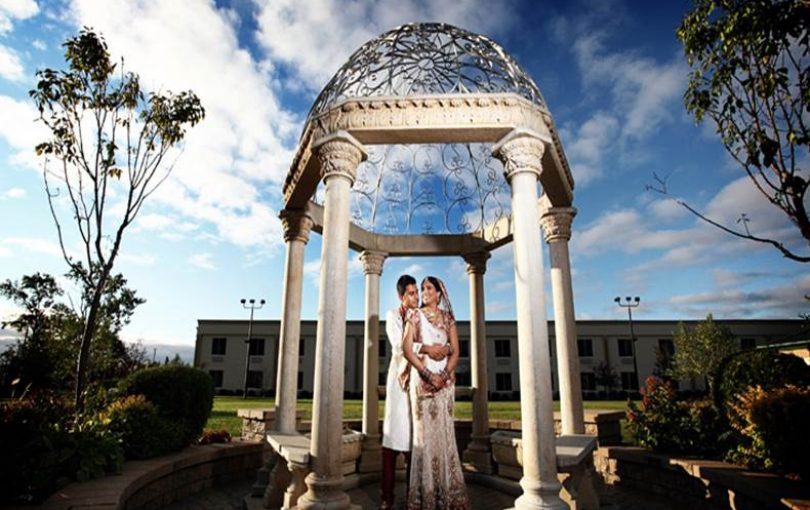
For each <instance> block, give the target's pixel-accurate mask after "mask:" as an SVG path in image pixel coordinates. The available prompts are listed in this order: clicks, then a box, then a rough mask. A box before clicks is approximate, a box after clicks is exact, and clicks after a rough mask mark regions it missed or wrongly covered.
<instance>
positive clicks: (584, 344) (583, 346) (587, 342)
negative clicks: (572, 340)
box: [577, 338, 593, 358]
mask: <svg viewBox="0 0 810 510" xmlns="http://www.w3.org/2000/svg"><path fill="white" fill-rule="evenodd" d="M577 353H578V354H579V357H580V358H593V340H591V339H590V338H578V339H577Z"/></svg>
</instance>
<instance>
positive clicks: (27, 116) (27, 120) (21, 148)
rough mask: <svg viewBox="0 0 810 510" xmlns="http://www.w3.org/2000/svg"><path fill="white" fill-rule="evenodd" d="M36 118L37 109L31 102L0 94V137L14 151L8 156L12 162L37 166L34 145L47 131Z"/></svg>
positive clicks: (43, 137) (41, 139)
mask: <svg viewBox="0 0 810 510" xmlns="http://www.w3.org/2000/svg"><path fill="white" fill-rule="evenodd" d="M36 119H37V111H36V109H35V108H34V106H33V105H32V104H31V103H29V102H28V101H17V100H15V99H13V98H11V97H8V96H2V95H0V138H4V139H5V140H6V142H7V143H8V144H9V145H10V146H11V148H12V150H13V151H15V152H14V154H13V156H12V157H11V158H10V159H11V162H12V163H15V164H19V165H23V166H27V167H29V168H33V169H38V168H39V160H38V158H37V157H36V155H35V153H34V147H35V146H36V145H37V143H39V142H42V141H43V140H44V139H45V137H46V134H47V133H46V132H45V129H44V128H43V126H42V124H40V123H38V122H35V120H36Z"/></svg>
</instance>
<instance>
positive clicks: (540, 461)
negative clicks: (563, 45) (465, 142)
mask: <svg viewBox="0 0 810 510" xmlns="http://www.w3.org/2000/svg"><path fill="white" fill-rule="evenodd" d="M544 150H545V144H544V142H543V140H541V139H540V138H539V137H538V136H537V135H536V134H534V133H532V132H530V131H526V130H514V131H512V132H511V133H509V134H508V135H506V137H504V138H503V139H502V140H501V141H499V142H498V143H497V144H495V146H494V147H493V148H492V153H493V154H494V155H495V156H496V157H498V158H499V159H500V160H501V161H503V163H504V170H505V173H506V179H507V181H509V184H510V187H511V189H512V224H513V242H514V260H515V291H516V295H517V296H516V297H517V330H518V331H517V333H518V359H519V367H520V414H521V420H522V422H523V432H522V436H523V478H521V479H520V485H521V488H522V489H523V494H522V495H521V496H520V497H519V498H518V499H516V500H515V508H516V509H519V510H524V509H525V510H528V509H540V508H568V505H566V504H565V503H564V502H563V500H562V499H560V488H561V485H560V482H559V481H558V480H557V457H556V453H555V438H554V410H553V407H552V405H553V402H552V394H551V363H550V357H549V340H548V324H547V322H546V303H545V292H544V288H543V250H542V249H541V245H540V231H539V230H540V229H539V228H538V225H539V220H540V218H539V217H538V212H537V182H538V179H539V177H540V172H541V171H542V165H541V159H542V157H543V151H544Z"/></svg>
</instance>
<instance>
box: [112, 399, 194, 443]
mask: <svg viewBox="0 0 810 510" xmlns="http://www.w3.org/2000/svg"><path fill="white" fill-rule="evenodd" d="M102 419H104V420H105V421H108V422H109V429H110V430H111V431H112V432H114V433H116V434H118V435H119V436H120V437H121V441H122V445H123V447H124V455H125V456H126V458H127V459H149V458H152V457H157V456H158V455H163V454H164V453H168V452H170V451H172V450H176V449H177V447H178V446H179V445H180V444H181V441H180V438H179V437H178V433H177V431H176V429H175V428H174V427H172V425H171V423H170V422H169V421H168V420H166V419H165V418H163V417H162V416H160V414H159V412H158V409H157V407H156V406H155V405H154V404H153V403H151V402H149V401H148V400H146V397H144V396H143V395H129V396H127V397H123V398H121V399H119V400H116V401H115V402H113V403H111V404H110V405H109V406H107V408H106V409H105V410H104V411H103V412H102Z"/></svg>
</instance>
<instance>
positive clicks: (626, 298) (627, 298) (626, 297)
mask: <svg viewBox="0 0 810 510" xmlns="http://www.w3.org/2000/svg"><path fill="white" fill-rule="evenodd" d="M624 300H625V301H627V302H628V303H629V302H630V301H632V300H633V298H631V297H630V296H625V298H624Z"/></svg>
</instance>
